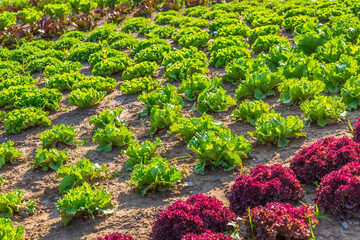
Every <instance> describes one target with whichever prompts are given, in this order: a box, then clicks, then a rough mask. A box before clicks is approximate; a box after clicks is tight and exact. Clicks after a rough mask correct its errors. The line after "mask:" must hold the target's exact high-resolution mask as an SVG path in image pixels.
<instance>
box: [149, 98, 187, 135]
mask: <svg viewBox="0 0 360 240" xmlns="http://www.w3.org/2000/svg"><path fill="white" fill-rule="evenodd" d="M181 108H182V107H181V106H180V105H172V104H170V103H168V104H165V105H164V106H157V105H155V106H154V107H152V108H151V111H150V120H151V122H150V124H149V125H150V127H151V129H150V130H149V134H150V136H153V135H154V134H155V133H156V132H157V131H158V130H159V129H163V128H168V127H170V126H171V125H172V124H173V123H174V122H176V121H177V120H178V119H179V118H181V117H182V115H181V113H180V110H181Z"/></svg>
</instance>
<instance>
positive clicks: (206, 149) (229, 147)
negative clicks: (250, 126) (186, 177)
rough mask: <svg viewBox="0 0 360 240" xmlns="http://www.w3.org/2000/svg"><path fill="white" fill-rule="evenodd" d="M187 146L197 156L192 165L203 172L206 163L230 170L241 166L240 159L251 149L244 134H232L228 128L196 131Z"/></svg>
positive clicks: (245, 156)
mask: <svg viewBox="0 0 360 240" xmlns="http://www.w3.org/2000/svg"><path fill="white" fill-rule="evenodd" d="M188 148H189V149H190V150H192V151H194V152H195V153H196V155H197V157H198V161H196V162H195V167H194V172H196V173H201V172H204V170H205V166H207V165H211V166H212V167H213V168H215V167H217V166H222V167H224V168H225V171H231V170H233V169H234V168H236V167H239V166H242V159H246V158H247V154H248V153H251V149H252V147H251V144H250V143H249V142H248V141H247V140H245V138H244V136H237V135H235V136H232V135H231V132H230V130H227V131H222V132H218V131H205V132H203V133H202V134H200V133H196V134H195V136H194V137H193V138H192V139H191V141H190V142H189V144H188Z"/></svg>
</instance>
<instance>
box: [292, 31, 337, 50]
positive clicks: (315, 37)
mask: <svg viewBox="0 0 360 240" xmlns="http://www.w3.org/2000/svg"><path fill="white" fill-rule="evenodd" d="M331 37H332V34H331V30H328V31H321V30H320V31H317V32H316V31H311V32H307V33H304V34H300V35H299V36H297V37H295V38H294V41H295V42H296V43H297V47H298V49H300V50H302V51H303V52H304V53H305V54H307V55H310V54H312V53H315V52H316V50H317V49H318V47H320V46H323V45H324V44H325V43H326V42H327V41H328V40H330V39H331Z"/></svg>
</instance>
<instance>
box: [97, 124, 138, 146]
mask: <svg viewBox="0 0 360 240" xmlns="http://www.w3.org/2000/svg"><path fill="white" fill-rule="evenodd" d="M93 142H98V143H99V146H98V147H97V150H98V151H100V152H111V151H112V147H113V146H115V147H122V146H125V145H127V144H130V143H132V142H134V136H133V132H131V131H130V130H129V129H127V127H126V126H124V125H120V126H119V127H116V125H115V123H109V124H108V125H106V127H105V128H98V129H97V130H96V131H95V135H94V137H93Z"/></svg>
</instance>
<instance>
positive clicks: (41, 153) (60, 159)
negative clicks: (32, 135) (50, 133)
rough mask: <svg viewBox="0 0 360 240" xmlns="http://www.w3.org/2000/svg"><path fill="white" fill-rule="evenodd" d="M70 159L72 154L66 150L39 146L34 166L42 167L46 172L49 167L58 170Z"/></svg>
mask: <svg viewBox="0 0 360 240" xmlns="http://www.w3.org/2000/svg"><path fill="white" fill-rule="evenodd" d="M70 160H71V156H70V155H69V154H68V153H67V152H66V151H65V150H57V149H56V148H52V149H49V150H48V149H42V148H39V149H37V150H36V154H35V156H34V168H37V167H42V169H43V171H44V172H46V171H47V170H48V169H49V168H51V169H52V170H55V171H57V170H58V169H59V168H60V167H61V165H63V163H66V162H67V161H70Z"/></svg>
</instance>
